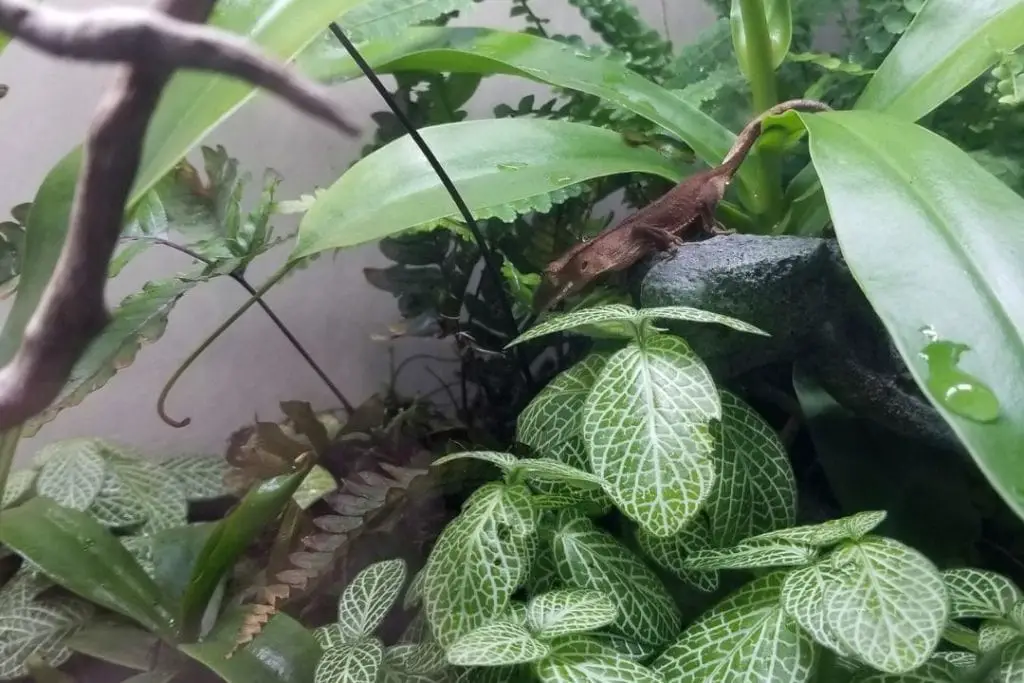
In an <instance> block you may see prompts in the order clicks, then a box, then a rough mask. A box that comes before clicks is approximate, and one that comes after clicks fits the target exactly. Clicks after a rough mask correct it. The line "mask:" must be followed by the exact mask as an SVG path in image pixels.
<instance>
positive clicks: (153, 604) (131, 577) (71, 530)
mask: <svg viewBox="0 0 1024 683" xmlns="http://www.w3.org/2000/svg"><path fill="white" fill-rule="evenodd" d="M0 542H3V543H4V544H6V545H8V546H10V547H11V548H13V549H14V550H15V551H16V552H17V553H18V554H20V555H22V556H23V557H25V558H26V559H28V560H29V561H30V562H32V563H33V564H35V565H37V566H39V567H40V568H41V569H42V571H43V572H45V573H46V574H47V576H49V577H50V578H52V579H53V580H54V581H56V582H57V583H59V584H60V585H62V586H64V587H65V588H67V589H68V590H70V591H72V592H74V593H77V594H78V595H80V596H82V597H83V598H86V599H88V600H91V601H93V602H95V603H97V604H99V605H102V606H104V607H106V608H108V609H111V610H113V611H115V612H117V613H119V614H123V615H124V616H126V617H128V618H129V619H134V620H135V621H138V622H139V623H140V624H142V625H144V626H145V627H146V628H148V629H150V630H153V631H155V632H157V633H160V634H162V635H165V636H168V637H172V636H173V632H174V616H173V615H172V613H171V611H170V609H169V607H168V606H167V605H166V604H165V603H164V596H162V595H161V594H160V591H159V589H158V588H157V585H156V584H155V583H154V582H153V580H152V579H151V578H149V576H147V575H146V573H145V572H144V571H143V570H142V567H140V566H139V564H138V563H137V562H136V561H135V559H134V558H132V556H131V554H130V553H129V552H128V551H127V550H126V549H125V548H124V546H123V545H121V542H120V541H118V540H117V538H116V537H114V536H113V535H111V534H110V532H108V531H107V530H106V529H104V528H103V527H102V526H100V525H99V524H98V523H97V522H95V521H93V520H92V519H91V518H90V517H89V516H88V515H86V514H85V513H83V512H79V511H77V510H71V509H69V508H65V507H61V506H60V505H57V504H56V503H54V502H52V501H50V500H49V499H48V498H42V497H40V498H33V499H32V500H30V501H29V502H27V503H25V504H24V505H20V506H18V507H16V508H12V509H10V510H6V511H4V512H3V513H0Z"/></svg>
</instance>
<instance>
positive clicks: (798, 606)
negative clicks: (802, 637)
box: [781, 561, 851, 656]
mask: <svg viewBox="0 0 1024 683" xmlns="http://www.w3.org/2000/svg"><path fill="white" fill-rule="evenodd" d="M842 582H843V577H842V575H840V574H838V573H836V572H835V570H832V569H830V568H829V567H828V566H827V561H826V562H818V563H816V564H812V565H811V566H810V567H802V568H800V569H794V570H792V571H790V572H788V573H787V574H786V578H785V581H784V583H783V584H782V596H781V598H782V608H783V609H784V610H786V612H787V613H788V614H789V615H790V616H791V617H793V618H794V619H796V622H797V623H798V624H800V626H801V627H802V628H803V629H804V630H805V631H807V632H808V633H809V634H811V637H813V638H814V640H816V641H817V642H818V643H820V644H821V645H823V646H825V647H827V648H829V649H830V650H832V651H833V652H835V653H837V654H840V655H845V656H849V655H850V654H851V653H850V651H849V650H848V649H847V648H846V647H845V646H844V645H843V644H842V642H840V641H839V639H838V638H836V636H835V634H834V633H833V632H832V629H831V627H830V626H829V624H828V614H827V613H826V611H825V595H826V594H827V592H828V591H829V590H831V589H835V587H836V586H841V585H842Z"/></svg>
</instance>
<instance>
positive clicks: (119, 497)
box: [88, 467, 149, 529]
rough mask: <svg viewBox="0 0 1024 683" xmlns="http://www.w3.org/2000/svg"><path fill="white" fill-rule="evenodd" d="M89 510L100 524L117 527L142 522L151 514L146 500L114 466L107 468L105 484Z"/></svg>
mask: <svg viewBox="0 0 1024 683" xmlns="http://www.w3.org/2000/svg"><path fill="white" fill-rule="evenodd" d="M88 512H89V515H90V516H91V517H92V518H93V519H95V520H96V521H97V522H99V523H100V524H102V525H104V526H108V527H112V528H115V529H119V528H124V527H129V526H135V525H136V524H142V523H143V522H145V521H146V516H147V515H148V514H149V512H148V508H147V505H146V502H145V501H144V500H141V499H140V498H139V497H138V495H137V494H136V492H135V491H134V489H131V488H128V487H126V486H125V485H124V484H123V483H122V481H121V477H120V475H119V474H118V473H117V472H116V471H115V470H114V468H113V467H108V468H107V474H106V476H105V477H104V479H103V486H102V487H101V488H100V492H99V493H98V494H97V495H96V498H95V500H93V502H92V505H91V506H90V507H89V510H88Z"/></svg>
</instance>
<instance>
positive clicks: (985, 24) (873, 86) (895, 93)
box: [856, 0, 1024, 121]
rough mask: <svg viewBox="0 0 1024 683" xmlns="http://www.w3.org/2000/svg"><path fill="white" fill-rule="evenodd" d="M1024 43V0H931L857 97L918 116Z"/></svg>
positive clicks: (860, 104) (905, 116)
mask: <svg viewBox="0 0 1024 683" xmlns="http://www.w3.org/2000/svg"><path fill="white" fill-rule="evenodd" d="M1022 43H1024V3H1021V2H1020V0H984V1H983V2H973V1H971V0H967V1H965V0H928V2H926V3H924V6H923V7H922V9H921V11H920V12H918V14H917V16H916V17H914V20H913V22H911V24H910V28H908V29H907V31H906V32H905V33H904V34H903V36H902V37H901V38H900V40H899V41H898V42H897V43H896V45H895V46H894V47H893V48H892V50H891V51H890V52H889V54H888V55H887V56H886V58H885V61H884V62H882V65H881V66H880V67H878V69H877V71H876V72H875V75H874V76H873V77H872V78H871V80H870V81H869V82H868V85H867V87H866V88H865V89H864V92H862V93H861V95H860V98H859V99H858V100H857V104H856V107H857V108H858V109H873V110H875V111H881V112H885V113H887V114H891V115H893V116H895V117H897V118H899V119H902V120H904V121H916V120H918V119H920V118H921V117H922V116H924V115H925V114H927V113H929V112H930V111H932V110H933V109H935V108H936V107H937V106H939V105H940V104H942V103H943V102H945V101H946V100H948V99H949V98H950V97H951V96H953V95H954V94H956V93H957V92H959V91H960V90H961V89H963V88H964V87H965V86H967V85H968V84H969V83H971V82H972V81H973V80H974V79H976V78H977V77H978V76H980V75H981V74H982V73H984V72H985V71H986V70H988V69H990V68H992V67H993V66H995V65H996V64H997V63H998V61H999V58H1000V55H1001V54H1002V53H1006V52H1012V51H1013V50H1015V49H1016V48H1017V47H1019V46H1020V45H1021V44H1022Z"/></svg>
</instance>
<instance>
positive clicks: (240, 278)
mask: <svg viewBox="0 0 1024 683" xmlns="http://www.w3.org/2000/svg"><path fill="white" fill-rule="evenodd" d="M144 239H146V240H147V241H149V242H153V243H154V244H159V245H161V246H164V247H169V248H171V249H174V250H176V251H180V252H181V253H183V254H185V255H187V256H189V257H191V258H194V259H195V260H197V261H199V262H200V263H205V264H206V265H208V266H212V265H213V261H211V260H210V259H208V258H206V257H205V256H202V255H201V254H198V253H196V252H195V251H193V250H192V249H189V248H188V247H186V246H183V245H181V244H178V243H176V242H171V241H170V240H165V239H162V238H159V237H147V238H144ZM229 275H230V277H231V279H232V280H234V281H235V282H237V283H238V284H239V285H241V286H242V288H243V289H245V291H247V292H248V293H249V296H252V297H256V304H257V305H258V306H259V307H260V308H262V309H263V312H264V313H266V314H267V317H268V318H270V320H271V322H273V323H274V325H276V326H277V329H279V330H280V331H281V334H283V335H284V336H285V338H286V339H287V340H288V341H289V342H290V343H291V345H292V346H293V347H294V348H295V350H296V351H298V352H299V355H300V356H302V358H303V360H305V361H306V364H307V365H309V367H310V368H312V370H313V372H315V373H316V376H317V377H319V378H320V380H321V381H322V382H323V383H324V384H325V385H326V386H327V388H328V389H330V391H331V393H332V394H334V398H336V399H338V401H339V402H340V403H341V407H342V408H343V409H344V410H345V412H346V413H347V414H348V415H351V414H352V413H354V412H355V407H353V405H352V403H351V402H350V401H349V400H348V398H346V397H345V394H343V393H341V389H339V388H338V387H337V386H336V385H335V384H334V382H332V381H331V378H330V377H328V376H327V373H326V372H324V370H323V368H321V367H320V366H319V365H318V364H317V362H316V361H315V360H313V357H312V356H311V355H309V351H307V350H306V347H304V346H303V345H302V342H300V341H299V340H298V339H297V338H296V337H295V335H294V334H292V331H291V330H290V329H288V326H287V325H285V324H284V322H283V321H282V320H281V319H280V318H278V317H277V314H276V313H274V311H273V309H272V308H270V304H268V303H267V302H266V301H264V300H263V298H262V297H259V296H257V294H256V288H255V287H253V286H252V283H250V282H249V281H248V280H246V279H245V276H244V275H242V274H241V273H237V272H236V273H230V274H229Z"/></svg>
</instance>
